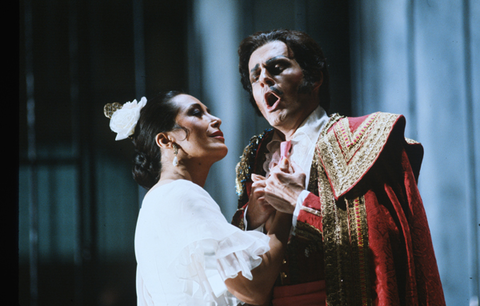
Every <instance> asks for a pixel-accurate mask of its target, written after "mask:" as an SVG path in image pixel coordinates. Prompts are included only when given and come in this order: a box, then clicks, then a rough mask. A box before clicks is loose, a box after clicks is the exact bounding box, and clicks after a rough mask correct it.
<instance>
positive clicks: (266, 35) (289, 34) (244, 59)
mask: <svg viewBox="0 0 480 306" xmlns="http://www.w3.org/2000/svg"><path fill="white" fill-rule="evenodd" d="M272 41H281V42H283V43H285V44H286V45H287V47H288V48H289V49H290V50H291V51H292V52H293V55H294V57H295V60H296V61H297V63H298V64H299V65H300V67H301V68H302V70H303V77H304V82H305V87H304V88H303V89H304V90H305V89H306V90H310V91H311V90H312V88H313V85H314V83H315V82H317V81H319V80H320V79H321V77H322V73H323V83H322V85H321V86H320V89H319V104H320V106H322V107H323V109H325V111H328V109H329V107H330V88H329V87H330V85H329V83H330V78H329V75H328V70H327V61H326V58H325V56H324V55H323V52H322V49H321V48H320V46H319V45H318V44H317V43H316V42H315V40H313V39H312V38H311V37H310V36H308V35H307V34H305V33H303V32H300V31H294V30H272V31H268V32H257V33H255V34H253V35H250V36H249V37H247V38H245V39H244V40H243V41H242V42H241V43H240V47H239V48H238V55H239V57H240V61H239V65H238V68H239V71H240V77H241V82H242V85H243V88H244V89H245V90H246V91H247V92H248V93H249V94H250V103H251V104H252V105H253V107H254V108H255V110H256V111H257V114H259V115H261V113H260V110H259V109H258V107H257V103H256V102H255V99H254V98H253V94H252V84H251V83H250V72H249V69H248V62H249V61H250V56H251V55H252V53H253V52H254V51H255V50H256V49H258V48H260V47H261V46H263V45H265V44H267V43H269V42H272Z"/></svg>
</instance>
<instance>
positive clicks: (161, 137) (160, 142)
mask: <svg viewBox="0 0 480 306" xmlns="http://www.w3.org/2000/svg"><path fill="white" fill-rule="evenodd" d="M155 143H156V144H157V146H159V147H160V148H162V149H165V148H172V146H173V144H174V143H175V139H174V138H173V137H172V136H170V135H168V134H166V133H158V134H157V135H156V136H155Z"/></svg>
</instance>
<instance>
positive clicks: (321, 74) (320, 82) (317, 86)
mask: <svg viewBox="0 0 480 306" xmlns="http://www.w3.org/2000/svg"><path fill="white" fill-rule="evenodd" d="M322 84H323V72H321V71H320V79H319V80H318V81H316V82H315V83H313V90H314V91H315V90H318V89H319V88H320V86H322Z"/></svg>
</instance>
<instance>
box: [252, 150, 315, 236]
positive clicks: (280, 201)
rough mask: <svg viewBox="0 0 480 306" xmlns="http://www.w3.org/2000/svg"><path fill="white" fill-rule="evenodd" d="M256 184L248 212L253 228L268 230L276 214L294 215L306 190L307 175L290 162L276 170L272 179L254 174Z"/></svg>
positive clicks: (271, 173) (274, 168) (253, 187)
mask: <svg viewBox="0 0 480 306" xmlns="http://www.w3.org/2000/svg"><path fill="white" fill-rule="evenodd" d="M252 181H253V184H252V189H251V193H250V198H249V204H248V211H247V214H248V216H247V218H248V224H249V228H250V229H252V228H256V227H258V226H260V225H262V224H266V227H267V228H268V224H269V223H270V222H271V221H272V220H273V216H274V212H275V211H280V212H283V213H287V214H293V211H294V210H295V205H296V203H297V199H298V197H299V195H300V193H301V192H302V191H303V190H304V189H305V173H304V172H303V171H302V170H301V169H300V167H299V166H298V165H296V164H295V163H294V162H290V161H289V160H288V159H284V160H282V161H281V162H280V163H279V164H278V165H276V166H275V167H273V168H272V169H271V170H270V175H269V176H268V178H266V177H264V176H261V175H257V174H252Z"/></svg>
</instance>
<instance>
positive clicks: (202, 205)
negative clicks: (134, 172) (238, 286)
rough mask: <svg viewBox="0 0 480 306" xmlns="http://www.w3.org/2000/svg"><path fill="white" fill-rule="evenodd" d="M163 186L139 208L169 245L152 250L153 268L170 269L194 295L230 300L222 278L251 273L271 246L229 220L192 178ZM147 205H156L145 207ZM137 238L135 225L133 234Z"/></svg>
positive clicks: (185, 290) (211, 300)
mask: <svg viewBox="0 0 480 306" xmlns="http://www.w3.org/2000/svg"><path fill="white" fill-rule="evenodd" d="M167 186H168V187H169V190H168V192H167V191H166V190H165V188H163V190H158V191H157V190H154V192H151V193H149V194H147V196H146V199H145V200H144V204H143V205H144V206H143V207H142V210H144V211H143V212H141V214H142V213H143V215H144V216H145V215H146V216H145V218H148V219H152V220H151V222H156V224H157V228H158V231H161V233H158V235H162V239H161V241H162V244H164V246H165V247H166V248H167V250H168V251H166V250H161V251H159V253H160V254H154V257H155V261H156V262H157V263H156V264H155V266H154V268H156V269H159V268H158V267H160V268H162V269H164V270H165V271H166V272H165V273H164V274H162V275H167V274H168V271H170V272H171V274H172V275H171V276H170V277H172V278H175V279H177V280H178V281H179V282H180V283H182V286H183V289H182V291H183V292H184V293H185V294H187V295H190V296H192V297H194V298H195V299H198V300H202V301H206V302H216V303H217V304H218V305H229V303H225V302H224V300H225V299H229V298H230V297H229V294H228V292H227V290H226V286H225V283H224V281H225V280H226V279H227V278H234V277H236V276H237V275H238V274H239V273H240V272H241V273H242V275H243V276H244V277H246V278H248V279H250V280H251V279H252V273H251V270H253V269H254V268H256V267H258V266H259V265H260V264H261V261H262V258H261V257H260V255H262V254H264V253H266V252H267V251H268V250H269V249H270V248H269V244H268V243H269V238H268V236H266V235H265V234H263V233H260V232H256V231H242V230H240V229H239V228H237V227H235V226H233V225H231V224H230V223H229V222H228V221H227V220H226V219H225V217H224V216H223V214H222V213H221V211H220V208H219V207H218V205H217V204H216V203H215V202H214V200H213V199H212V198H211V197H210V195H209V194H208V193H207V192H206V191H205V190H204V189H203V188H201V187H200V186H198V185H195V184H194V183H192V182H189V181H184V180H179V181H175V182H173V183H170V184H168V185H165V187H167ZM162 187H163V186H162ZM161 191H162V192H161ZM147 197H149V199H147ZM159 198H160V199H161V201H159V200H158V199H159ZM149 201H151V202H152V203H153V204H152V203H149ZM147 206H154V207H155V208H156V209H157V210H160V211H151V212H148V211H147V210H148V209H147ZM160 207H161V208H160ZM139 223H140V217H139ZM146 235H148V233H147V234H146ZM141 239H142V237H141V232H140V230H139V226H138V225H137V233H136V240H139V241H140V240H141ZM147 244H148V243H147ZM136 245H137V241H136ZM136 249H137V246H136ZM148 251H150V249H149V250H148ZM139 252H140V251H137V253H139ZM150 252H151V251H150ZM139 257H141V256H137V261H138V264H139V266H140V264H141V262H140V260H139ZM146 273H148V272H146ZM159 273H163V271H161V272H159ZM162 275H161V276H159V277H163V276H162ZM167 277H168V276H167ZM169 285H171V284H168V283H167V284H166V285H165V286H169ZM165 290H167V289H165ZM168 290H172V288H170V289H168ZM219 299H220V300H222V302H219Z"/></svg>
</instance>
